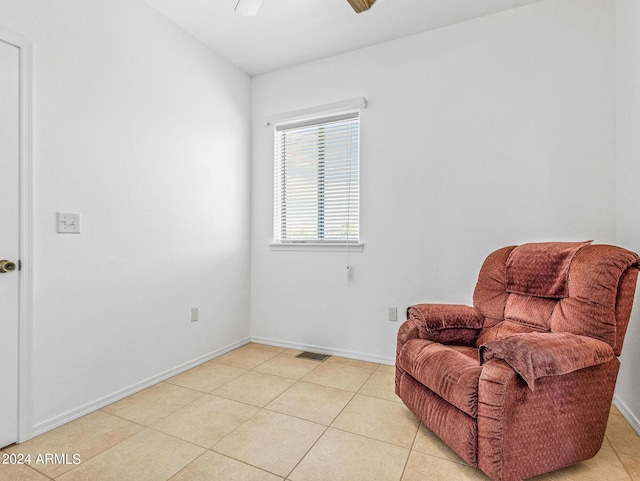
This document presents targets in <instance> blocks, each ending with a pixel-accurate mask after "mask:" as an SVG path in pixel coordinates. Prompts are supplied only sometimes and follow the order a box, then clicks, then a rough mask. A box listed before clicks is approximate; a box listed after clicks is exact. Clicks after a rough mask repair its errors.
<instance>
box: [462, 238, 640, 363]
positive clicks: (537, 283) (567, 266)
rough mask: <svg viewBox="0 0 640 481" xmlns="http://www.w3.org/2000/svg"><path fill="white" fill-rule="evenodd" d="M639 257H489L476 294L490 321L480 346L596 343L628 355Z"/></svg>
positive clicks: (510, 251) (603, 251)
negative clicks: (550, 337) (561, 337)
mask: <svg viewBox="0 0 640 481" xmlns="http://www.w3.org/2000/svg"><path fill="white" fill-rule="evenodd" d="M639 268H640V257H638V255H637V254H636V253H634V252H631V251H628V250H626V249H622V248H620V247H616V246H610V245H592V244H591V242H544V243H532V244H523V245H521V246H510V247H504V248H502V249H499V250H497V251H495V252H493V253H492V254H490V255H489V256H488V257H487V258H486V260H485V261H484V264H483V265H482V268H481V269H480V273H479V275H478V283H477V284H476V288H475V291H474V293H473V304H474V306H475V308H476V309H477V310H478V311H479V312H480V313H481V314H482V315H483V316H485V323H484V327H483V329H482V331H481V333H480V336H479V337H478V340H477V345H480V344H482V343H484V342H487V341H490V340H492V339H496V338H498V337H503V336H506V335H510V334H517V333H524V332H534V331H538V332H539V331H550V332H569V333H573V334H579V335H582V336H589V337H593V338H595V339H599V340H602V341H604V342H606V343H608V344H609V345H610V346H611V347H612V348H613V350H614V352H615V353H616V355H617V356H619V355H620V352H621V351H622V343H623V340H624V335H625V333H626V331H627V325H628V323H629V317H630V315H631V307H632V305H633V297H634V295H635V288H636V282H637V279H638V271H639Z"/></svg>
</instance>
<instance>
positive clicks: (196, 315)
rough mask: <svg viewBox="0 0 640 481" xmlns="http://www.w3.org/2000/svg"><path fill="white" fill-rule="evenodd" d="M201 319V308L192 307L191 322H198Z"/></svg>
mask: <svg viewBox="0 0 640 481" xmlns="http://www.w3.org/2000/svg"><path fill="white" fill-rule="evenodd" d="M199 318H200V308H199V307H192V308H191V322H196V321H197V320H198V319H199Z"/></svg>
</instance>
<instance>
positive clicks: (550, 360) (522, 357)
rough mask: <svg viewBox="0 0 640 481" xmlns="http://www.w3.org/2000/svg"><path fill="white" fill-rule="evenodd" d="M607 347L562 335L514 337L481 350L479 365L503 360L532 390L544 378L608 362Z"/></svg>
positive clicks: (609, 357)
mask: <svg viewBox="0 0 640 481" xmlns="http://www.w3.org/2000/svg"><path fill="white" fill-rule="evenodd" d="M614 357H615V355H614V353H613V349H612V348H611V346H610V345H609V344H607V343H606V342H603V341H599V340H597V339H593V338H591V337H587V336H579V335H577V334H569V333H564V332H557V333H552V332H529V333H525V334H514V335H512V336H506V337H502V338H500V339H495V340H493V341H490V342H487V343H485V344H482V345H481V346H480V364H481V365H483V364H484V363H485V362H487V361H489V360H490V359H502V360H503V361H505V362H506V363H507V364H509V366H511V368H513V370H514V371H516V372H517V373H518V374H519V375H520V376H521V377H522V379H524V380H525V382H526V383H527V385H528V386H529V389H531V390H532V391H533V390H534V386H535V381H536V379H538V378H541V377H545V376H561V375H563V374H568V373H570V372H573V371H577V370H579V369H584V368H586V367H591V366H596V365H598V364H603V363H605V362H609V361H611V360H612V359H613V358H614Z"/></svg>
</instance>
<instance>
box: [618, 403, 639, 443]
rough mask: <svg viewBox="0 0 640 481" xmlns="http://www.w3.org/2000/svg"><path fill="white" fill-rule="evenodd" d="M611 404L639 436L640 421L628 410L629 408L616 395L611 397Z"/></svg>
mask: <svg viewBox="0 0 640 481" xmlns="http://www.w3.org/2000/svg"><path fill="white" fill-rule="evenodd" d="M613 404H615V406H616V407H617V408H618V411H620V414H622V415H623V416H624V418H625V419H626V420H627V421H628V422H629V424H631V427H632V428H633V429H634V430H635V432H637V433H638V434H639V435H640V419H638V418H637V416H636V415H635V414H633V412H632V411H631V410H630V409H629V407H628V406H627V405H626V404H625V403H624V402H622V401H621V400H620V398H619V397H618V396H617V395H614V396H613Z"/></svg>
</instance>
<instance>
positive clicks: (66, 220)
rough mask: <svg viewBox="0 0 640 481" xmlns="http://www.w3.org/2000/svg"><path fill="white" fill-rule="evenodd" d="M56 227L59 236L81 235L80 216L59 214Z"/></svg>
mask: <svg viewBox="0 0 640 481" xmlns="http://www.w3.org/2000/svg"><path fill="white" fill-rule="evenodd" d="M56 225H57V230H56V232H58V234H80V214H72V213H69V212H58V214H57V223H56Z"/></svg>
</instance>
